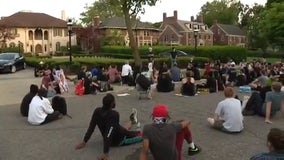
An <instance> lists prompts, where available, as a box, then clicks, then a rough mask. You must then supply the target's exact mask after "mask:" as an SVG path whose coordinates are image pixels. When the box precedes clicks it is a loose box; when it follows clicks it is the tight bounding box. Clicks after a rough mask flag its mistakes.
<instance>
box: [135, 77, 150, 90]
mask: <svg viewBox="0 0 284 160" xmlns="http://www.w3.org/2000/svg"><path fill="white" fill-rule="evenodd" d="M136 83H137V84H139V86H140V87H141V88H142V89H145V90H147V89H148V88H149V87H150V86H151V81H150V80H149V79H148V78H146V77H145V76H144V75H143V74H139V75H138V77H137V78H136Z"/></svg>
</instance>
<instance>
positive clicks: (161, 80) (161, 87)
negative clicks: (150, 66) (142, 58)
mask: <svg viewBox="0 0 284 160" xmlns="http://www.w3.org/2000/svg"><path fill="white" fill-rule="evenodd" d="M156 88H157V91H158V92H171V91H173V90H174V88H175V85H174V83H172V79H171V76H170V73H169V71H168V68H167V65H165V64H163V67H162V68H161V69H160V71H159V76H158V82H157V86H156Z"/></svg>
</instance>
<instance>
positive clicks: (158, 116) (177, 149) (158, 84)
mask: <svg viewBox="0 0 284 160" xmlns="http://www.w3.org/2000/svg"><path fill="white" fill-rule="evenodd" d="M149 52H152V50H149ZM149 55H150V56H149V62H148V64H144V65H142V66H141V67H139V68H135V67H134V69H133V68H132V66H131V65H130V64H129V62H128V61H126V62H125V64H124V65H123V66H122V68H121V71H119V70H118V68H117V66H115V65H110V66H109V67H106V68H105V67H99V68H96V67H93V68H92V69H89V70H88V68H87V67H86V66H83V67H82V68H81V71H80V72H79V73H78V74H77V80H78V82H77V83H76V86H78V85H79V84H80V85H81V87H83V88H84V89H83V94H96V93H97V92H105V91H108V90H113V88H112V86H111V85H112V84H114V83H118V84H120V85H131V86H135V87H136V88H140V90H147V91H148V98H149V99H152V92H153V91H154V90H156V91H157V92H172V91H173V90H175V87H176V86H175V85H177V84H178V83H180V84H181V85H180V88H178V90H180V93H181V94H182V95H186V96H196V95H197V94H198V93H199V92H200V91H201V90H203V89H207V90H208V93H214V92H219V91H222V92H223V93H224V97H225V98H224V99H223V100H222V101H220V102H219V103H218V104H217V107H216V109H215V112H214V116H212V117H208V118H207V121H208V124H209V126H211V127H212V128H215V129H217V130H220V131H222V132H224V133H229V134H238V133H241V132H242V131H243V130H245V127H244V123H245V122H244V119H243V116H251V115H255V114H257V115H259V116H262V117H265V118H264V122H265V123H267V124H271V123H272V120H271V119H272V118H273V116H274V115H275V114H276V113H277V112H278V111H282V113H283V114H284V101H283V100H284V92H283V91H282V90H283V88H282V83H283V78H282V76H283V75H284V65H282V64H269V63H266V62H265V61H263V62H259V61H252V62H248V63H246V62H241V63H240V64H238V65H237V64H236V63H235V62H233V61H229V62H228V63H221V62H219V61H217V62H214V63H208V64H206V66H205V71H204V74H203V75H202V74H201V72H200V70H199V68H198V66H197V65H196V64H192V63H190V62H189V64H188V67H187V68H186V73H185V76H184V77H183V76H182V72H181V69H180V68H178V64H177V63H176V60H173V61H172V64H171V67H170V68H168V67H167V64H166V63H162V64H161V65H156V64H155V62H154V57H153V56H152V54H150V53H149ZM175 58H176V57H175ZM141 75H142V76H143V77H144V78H141ZM138 77H139V78H138ZM67 79H69V78H68V77H66V76H65V74H64V71H63V70H62V69H60V67H56V68H54V69H49V68H46V70H44V72H43V77H42V82H41V84H40V86H37V85H35V84H32V85H31V86H30V92H29V93H28V94H27V95H26V96H25V97H24V98H23V100H22V103H21V107H20V108H21V109H20V110H21V114H22V115H23V116H26V117H28V118H27V120H28V122H29V123H30V124H32V125H43V124H46V123H48V122H51V121H54V120H57V119H60V118H62V116H63V115H68V114H67V104H66V101H65V98H64V97H62V96H58V95H57V96H55V94H64V93H66V92H69V86H68V83H67ZM202 79H204V81H202ZM244 85H247V86H249V87H250V88H251V89H252V93H251V96H250V97H248V98H247V99H243V100H240V99H239V97H238V96H237V95H236V93H235V88H234V87H239V86H244ZM75 88H76V87H75ZM48 97H51V100H49V99H48ZM115 107H116V101H115V97H114V95H113V94H111V93H107V94H106V95H105V96H104V97H103V99H102V107H97V108H95V110H94V112H93V115H92V118H91V121H90V123H89V127H88V129H87V131H86V133H85V135H84V138H83V141H82V142H81V143H79V144H78V145H76V147H75V148H76V149H82V148H84V147H85V146H86V144H87V142H88V140H89V139H90V138H91V135H92V133H93V132H94V130H95V128H96V126H98V128H99V131H100V132H101V135H102V138H103V154H102V156H100V157H99V159H101V160H108V159H110V157H109V151H110V147H111V146H124V145H129V144H134V143H139V142H142V150H141V154H140V160H146V159H147V157H148V153H149V152H151V154H152V155H153V157H154V159H157V160H160V159H163V160H166V159H169V160H181V159H182V148H183V141H184V140H185V141H186V142H187V144H188V152H187V154H188V155H195V154H197V153H199V152H200V151H201V147H200V146H198V145H196V144H195V143H194V141H193V138H192V131H191V130H190V121H188V120H187V119H184V120H177V121H172V122H170V115H169V111H168V107H167V105H165V104H156V105H155V106H154V108H153V110H152V114H151V119H152V123H151V124H145V125H144V127H143V129H142V130H140V123H139V122H138V118H137V110H136V109H133V111H132V113H131V115H130V116H129V122H128V123H127V124H126V125H124V126H122V125H121V124H120V121H119V119H120V118H119V113H118V112H117V111H116V110H114V108H115ZM133 126H136V129H135V130H133ZM283 139H284V131H283V130H281V129H275V128H274V129H271V130H270V132H269V134H268V136H267V146H268V148H269V152H268V153H262V154H258V155H255V156H253V157H252V158H251V159H252V160H261V159H265V158H266V159H269V158H275V159H277V158H278V159H279V158H280V159H281V158H283V159H284V140H283Z"/></svg>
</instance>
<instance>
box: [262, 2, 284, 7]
mask: <svg viewBox="0 0 284 160" xmlns="http://www.w3.org/2000/svg"><path fill="white" fill-rule="evenodd" d="M281 2H283V0H267V2H266V4H265V6H266V7H267V8H270V7H271V5H272V3H281Z"/></svg>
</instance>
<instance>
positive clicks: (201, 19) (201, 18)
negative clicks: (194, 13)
mask: <svg viewBox="0 0 284 160" xmlns="http://www.w3.org/2000/svg"><path fill="white" fill-rule="evenodd" d="M199 20H200V23H203V15H199Z"/></svg>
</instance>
